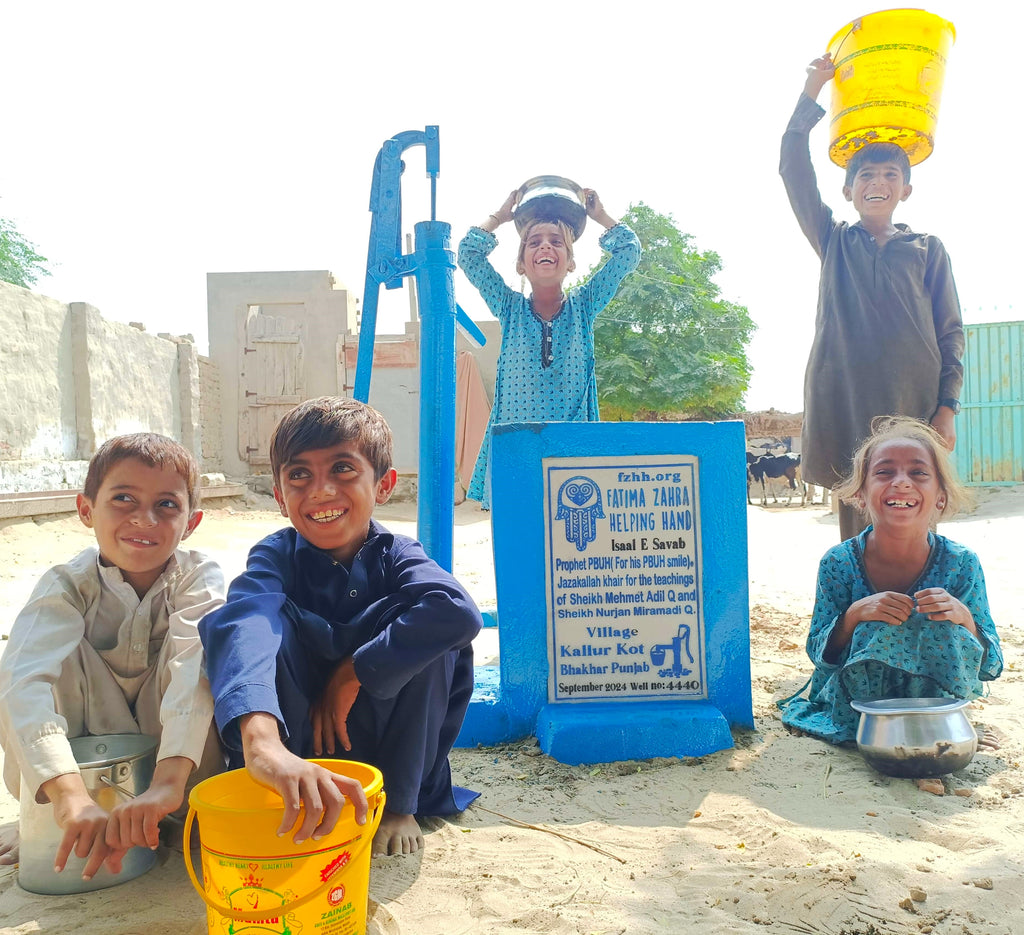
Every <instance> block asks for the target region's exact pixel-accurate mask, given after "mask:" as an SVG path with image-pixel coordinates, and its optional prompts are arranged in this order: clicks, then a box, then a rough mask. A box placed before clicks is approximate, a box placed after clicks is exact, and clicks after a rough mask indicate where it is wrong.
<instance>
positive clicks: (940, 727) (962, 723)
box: [850, 698, 978, 779]
mask: <svg viewBox="0 0 1024 935" xmlns="http://www.w3.org/2000/svg"><path fill="white" fill-rule="evenodd" d="M969 703H970V702H969V701H967V700H966V699H962V698H883V699H880V700H878V701H852V702H850V704H851V705H852V706H853V708H854V709H855V710H857V711H859V712H860V724H859V725H858V727H857V747H858V749H859V750H860V752H861V754H862V755H863V756H864V759H865V760H866V761H867V763H868V765H869V766H873V767H874V768H875V769H877V770H878V771H879V772H880V773H885V774H886V775H887V776H903V777H910V778H915V779H923V778H931V777H935V776H944V775H946V774H947V773H953V772H956V771H957V770H958V769H963V768H964V767H965V766H966V765H967V764H968V763H970V762H971V760H972V759H973V757H974V754H975V752H976V751H977V749H978V735H977V733H976V732H975V730H974V727H973V726H972V725H971V722H970V721H969V720H967V715H966V714H965V713H964V710H963V709H964V707H966V706H967V705H968V704H969Z"/></svg>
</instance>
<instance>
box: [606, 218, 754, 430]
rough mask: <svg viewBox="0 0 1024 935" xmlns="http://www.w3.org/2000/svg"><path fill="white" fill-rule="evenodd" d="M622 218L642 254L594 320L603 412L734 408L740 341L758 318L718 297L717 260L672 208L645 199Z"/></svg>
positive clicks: (741, 381)
mask: <svg viewBox="0 0 1024 935" xmlns="http://www.w3.org/2000/svg"><path fill="white" fill-rule="evenodd" d="M622 220H623V221H624V222H625V223H626V224H628V225H629V226H630V227H631V228H632V229H633V230H634V231H635V232H636V234H637V236H638V237H639V238H640V243H641V244H642V245H643V256H642V257H641V259H640V265H639V267H638V268H637V270H636V271H635V272H634V273H632V274H631V275H629V276H627V277H626V279H625V280H624V281H623V283H622V285H621V286H619V290H618V293H617V294H616V296H615V298H614V299H613V300H612V301H611V302H610V303H609V304H608V307H607V308H606V309H605V310H604V311H603V312H602V313H601V314H600V315H599V316H598V318H597V321H596V323H595V328H594V337H595V352H596V358H597V360H596V369H597V395H598V400H599V403H600V407H601V417H602V418H604V419H611V420H623V419H632V418H634V417H636V416H637V415H638V414H643V415H646V416H647V417H648V418H651V417H657V416H658V415H661V414H667V413H672V414H682V413H685V414H686V415H688V416H691V417H695V418H704V419H707V418H716V417H720V416H723V415H727V414H729V413H734V412H737V411H738V410H739V409H741V408H742V402H743V394H744V392H745V391H746V389H747V385H748V384H749V382H750V364H749V362H748V361H747V354H746V344H747V342H748V341H749V340H750V335H751V333H752V332H753V330H754V328H755V325H754V323H753V322H752V321H751V319H750V315H749V314H748V312H747V309H746V308H745V307H744V306H742V305H736V304H735V303H733V302H727V301H725V300H723V299H721V298H720V290H719V288H718V286H717V285H716V284H715V283H714V282H712V277H713V276H714V275H715V274H716V273H718V272H719V271H720V270H721V268H722V263H721V260H720V259H719V257H718V254H717V253H714V252H711V251H708V252H706V253H699V252H697V250H696V249H695V248H694V247H693V244H692V238H691V237H690V235H689V234H684V233H683V232H682V231H680V230H679V228H678V227H676V224H675V221H674V220H673V218H672V216H671V215H664V214H659V213H658V212H656V211H654V210H653V209H651V208H649V207H648V206H647V205H645V204H644V203H643V202H641V203H640V204H637V205H631V206H630V208H629V210H628V211H627V212H626V214H625V215H624V216H623V218H622ZM591 275H593V272H591Z"/></svg>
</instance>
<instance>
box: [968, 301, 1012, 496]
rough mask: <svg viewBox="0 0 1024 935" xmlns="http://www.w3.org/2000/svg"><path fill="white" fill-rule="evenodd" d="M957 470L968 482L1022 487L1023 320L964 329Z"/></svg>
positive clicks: (970, 326)
mask: <svg viewBox="0 0 1024 935" xmlns="http://www.w3.org/2000/svg"><path fill="white" fill-rule="evenodd" d="M964 332H965V334H966V338H967V347H966V350H965V353H964V388H963V392H962V394H961V399H960V403H961V411H960V415H959V416H957V421H956V433H957V439H956V450H955V457H956V466H957V472H958V473H959V475H960V479H961V480H962V481H963V482H964V483H966V484H972V485H981V484H1020V483H1024V321H1005V322H991V323H988V324H983V325H965V326H964Z"/></svg>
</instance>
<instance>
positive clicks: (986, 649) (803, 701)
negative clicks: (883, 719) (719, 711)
mask: <svg viewBox="0 0 1024 935" xmlns="http://www.w3.org/2000/svg"><path fill="white" fill-rule="evenodd" d="M835 493H836V495H837V496H839V497H841V498H843V499H844V500H847V501H849V502H852V503H854V504H855V505H856V506H857V507H858V508H859V509H860V510H862V511H864V512H865V513H866V514H867V516H868V517H869V518H870V520H871V524H872V525H870V526H868V528H867V529H865V530H864V532H862V533H861V534H860V535H858V536H855V537H854V538H852V539H847V540H846V541H845V542H843V543H841V544H840V545H838V546H836V547H834V548H832V549H830V550H829V551H828V552H826V553H825V556H824V558H822V560H821V564H820V566H819V569H818V585H817V593H816V595H815V601H814V614H813V616H812V618H811V629H810V634H809V636H808V638H807V654H808V655H809V656H810V657H811V661H812V662H813V663H814V675H813V676H812V677H811V682H810V686H811V687H810V693H809V695H808V697H807V698H803V697H794V698H792V699H791V700H788V701H786V702H781V703H780V706H782V707H783V714H782V720H783V723H785V724H786V725H787V726H789V727H792V728H796V729H797V730H799V731H802V732H805V733H808V734H813V735H814V736H816V737H821V738H822V739H824V740H827V741H829V742H830V743H844V742H848V741H852V740H855V738H856V734H857V724H858V719H859V717H860V715H859V714H858V713H857V712H856V711H855V710H854V709H853V708H852V707H851V706H850V702H851V701H854V700H856V701H869V700H875V699H881V698H977V697H978V696H980V695H981V694H982V682H987V681H991V680H992V679H995V678H998V677H999V674H1000V673H1001V672H1002V670H1003V657H1002V653H1001V651H1000V648H999V637H998V635H997V634H996V628H995V624H994V623H993V622H992V617H991V615H990V613H989V607H988V597H987V595H986V593H985V577H984V575H983V573H982V570H981V563H980V562H979V561H978V557H977V555H975V554H974V553H973V552H972V551H971V550H970V549H968V548H965V547H964V546H962V545H960V544H958V543H956V542H953V541H952V540H950V539H947V538H946V537H945V536H940V535H938V534H936V533H934V532H932V531H931V527H932V526H933V524H934V523H935V522H936V521H937V520H938V519H939V518H940V517H948V516H950V515H952V514H953V513H955V512H956V511H957V509H958V508H960V507H961V506H963V505H964V504H965V502H966V498H967V494H966V490H965V489H964V488H963V487H961V486H960V484H959V483H958V481H957V480H956V477H955V475H954V473H953V469H952V466H951V464H950V457H949V452H948V450H947V449H946V447H945V446H944V444H943V442H942V439H941V438H940V437H939V435H938V434H937V433H936V432H935V430H934V429H932V428H931V427H930V426H928V425H926V424H925V423H923V422H918V421H917V420H914V419H909V418H906V417H897V416H882V417H879V418H877V419H875V420H874V423H873V424H872V434H871V435H870V436H869V437H868V438H867V440H866V441H864V442H863V443H862V444H861V445H860V447H859V448H858V449H857V452H856V454H855V455H854V460H853V470H852V473H851V475H850V477H849V478H847V480H846V481H845V482H844V483H843V484H842V485H840V486H839V487H837V488H836V491H835ZM805 687H806V686H805ZM981 743H982V744H983V745H987V746H998V744H997V743H996V742H995V738H994V737H992V736H991V735H986V736H984V737H982V738H981Z"/></svg>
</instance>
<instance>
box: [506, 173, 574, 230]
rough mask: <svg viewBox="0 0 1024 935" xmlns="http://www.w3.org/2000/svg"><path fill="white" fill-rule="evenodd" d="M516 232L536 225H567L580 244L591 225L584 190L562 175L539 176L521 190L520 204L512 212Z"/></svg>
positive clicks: (526, 182)
mask: <svg viewBox="0 0 1024 935" xmlns="http://www.w3.org/2000/svg"><path fill="white" fill-rule="evenodd" d="M512 220H513V221H515V224H516V230H517V231H519V233H520V234H522V232H523V230H524V228H526V227H527V226H528V225H529V224H532V223H533V222H534V221H564V222H565V223H566V224H567V225H568V226H569V229H570V230H571V231H572V234H573V236H572V239H573V240H579V239H580V234H582V233H583V228H584V227H586V224H587V208H586V204H585V202H584V197H583V189H582V188H581V187H580V186H579V185H577V184H576V183H575V182H574V181H573V180H572V179H567V178H563V177H562V176H561V175H537V176H534V177H533V178H532V179H528V180H527V181H525V182H523V184H522V185H520V186H519V202H518V203H517V204H516V207H515V210H514V211H513V212H512Z"/></svg>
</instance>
